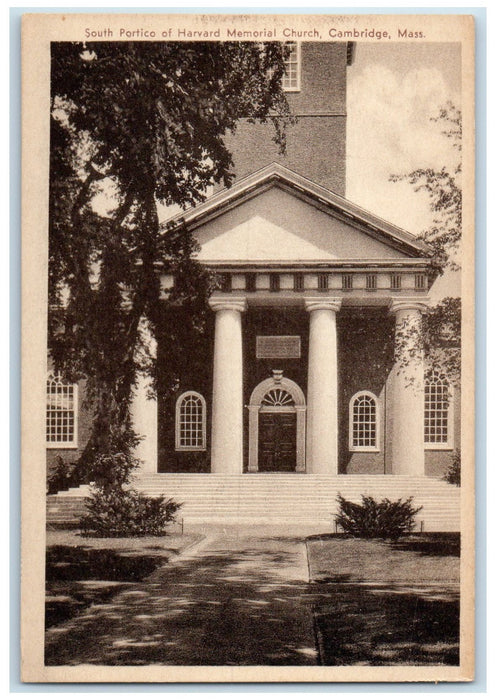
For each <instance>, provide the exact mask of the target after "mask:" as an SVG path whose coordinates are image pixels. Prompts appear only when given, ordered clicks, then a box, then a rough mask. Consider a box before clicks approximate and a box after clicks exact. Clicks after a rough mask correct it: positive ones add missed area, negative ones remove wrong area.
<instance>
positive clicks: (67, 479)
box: [47, 455, 79, 493]
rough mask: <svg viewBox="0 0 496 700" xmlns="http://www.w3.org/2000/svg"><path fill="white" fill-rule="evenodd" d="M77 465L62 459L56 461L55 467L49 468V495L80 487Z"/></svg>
mask: <svg viewBox="0 0 496 700" xmlns="http://www.w3.org/2000/svg"><path fill="white" fill-rule="evenodd" d="M75 467H76V465H75V464H74V463H71V462H66V461H65V460H63V459H62V457H60V455H59V456H58V457H57V459H56V460H55V464H54V465H53V466H49V467H48V472H47V493H58V492H59V491H65V490H66V489H69V488H71V486H78V485H79V484H78V481H77V479H76V477H75Z"/></svg>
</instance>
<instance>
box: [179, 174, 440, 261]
mask: <svg viewBox="0 0 496 700" xmlns="http://www.w3.org/2000/svg"><path fill="white" fill-rule="evenodd" d="M184 221H185V223H186V225H187V226H188V228H189V229H190V230H192V231H193V232H194V235H195V238H196V239H197V240H198V243H199V244H200V246H201V250H200V253H199V255H198V259H199V260H200V261H203V262H205V263H215V262H219V263H227V262H231V261H232V262H242V263H245V262H246V263H249V262H254V263H259V262H262V261H263V262H268V263H270V262H281V261H285V262H288V263H290V262H292V261H298V262H309V263H310V262H315V263H318V262H339V261H349V262H358V261H370V262H374V261H376V262H379V261H387V260H390V261H398V262H400V261H401V260H402V259H405V258H406V259H410V260H411V259H412V258H425V257H427V256H428V248H427V246H425V244H423V243H422V242H420V241H418V240H416V239H415V238H414V237H413V236H412V235H411V234H408V233H407V232H406V231H403V230H402V229H399V228H398V227H396V226H393V225H392V224H389V223H387V222H385V221H383V220H381V219H378V218H377V217H375V216H373V215H372V214H369V213H368V212H365V211H364V210H362V209H360V208H359V207H356V206H355V205H353V204H351V203H350V202H348V201H347V200H345V199H344V198H343V197H340V196H339V195H336V194H334V193H332V192H330V191H329V190H326V189H324V188H322V187H320V186H318V185H315V184H314V183H311V182H310V181H309V180H306V179H305V178H302V177H301V176H299V175H297V174H296V173H293V172H292V171H290V170H288V169H287V168H284V167H283V166H280V165H278V164H272V165H270V166H268V167H266V168H264V169H263V170H261V171H258V173H255V174H253V175H251V176H249V177H248V178H244V179H243V180H241V181H239V182H238V183H237V184H235V185H234V186H233V187H232V188H230V189H229V190H223V191H222V192H219V193H218V194H216V195H214V196H213V197H210V198H209V199H208V200H207V201H206V202H205V203H203V204H201V205H200V206H198V207H195V208H194V209H191V210H189V211H188V212H186V213H185V215H184Z"/></svg>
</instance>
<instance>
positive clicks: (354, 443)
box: [349, 391, 379, 452]
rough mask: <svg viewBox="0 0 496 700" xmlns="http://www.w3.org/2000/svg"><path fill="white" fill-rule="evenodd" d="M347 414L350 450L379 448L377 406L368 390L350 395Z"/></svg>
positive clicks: (375, 450) (373, 450)
mask: <svg viewBox="0 0 496 700" xmlns="http://www.w3.org/2000/svg"><path fill="white" fill-rule="evenodd" d="M349 411H350V415H349V424H350V425H349V433H350V436H349V448H350V450H351V451H352V452H377V451H378V450H379V407H378V401H377V398H376V397H375V396H374V394H372V393H371V392H370V391H360V392H358V393H357V394H355V395H354V396H352V397H351V401H350V409H349Z"/></svg>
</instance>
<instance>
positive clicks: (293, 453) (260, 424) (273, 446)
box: [248, 370, 306, 472]
mask: <svg viewBox="0 0 496 700" xmlns="http://www.w3.org/2000/svg"><path fill="white" fill-rule="evenodd" d="M248 411H249V448H248V471H249V472H258V471H270V472H272V471H274V472H290V471H296V472H304V471H305V411H306V405H305V396H304V394H303V392H302V390H301V389H300V387H299V386H298V385H297V384H296V383H295V382H293V381H292V380H291V379H287V378H286V377H283V376H282V371H280V370H274V371H273V376H272V377H271V378H270V379H265V380H264V381H263V382H260V384H258V386H256V387H255V389H254V390H253V392H252V395H251V397H250V403H249V405H248Z"/></svg>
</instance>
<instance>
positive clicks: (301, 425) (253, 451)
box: [247, 377, 306, 472]
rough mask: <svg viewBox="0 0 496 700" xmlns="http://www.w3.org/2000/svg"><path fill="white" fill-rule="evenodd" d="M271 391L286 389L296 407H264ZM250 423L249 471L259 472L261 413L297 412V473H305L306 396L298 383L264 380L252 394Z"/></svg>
mask: <svg viewBox="0 0 496 700" xmlns="http://www.w3.org/2000/svg"><path fill="white" fill-rule="evenodd" d="M271 389H284V390H285V391H287V392H288V394H291V396H292V398H293V400H294V406H278V407H272V406H262V401H263V399H264V396H265V395H266V394H267V393H268V392H269V391H270V390H271ZM247 408H248V413H249V422H248V426H249V428H248V435H249V438H248V471H249V472H258V417H259V415H260V413H295V412H296V466H295V471H296V472H304V471H305V415H306V403H305V395H304V393H303V391H302V390H301V389H300V387H299V386H298V384H296V382H293V381H292V380H291V379H288V378H287V377H280V378H277V379H275V378H273V377H271V378H270V379H264V380H263V381H262V382H260V384H258V385H257V386H256V387H255V388H254V390H253V391H252V393H251V396H250V403H249V405H248V406H247Z"/></svg>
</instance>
